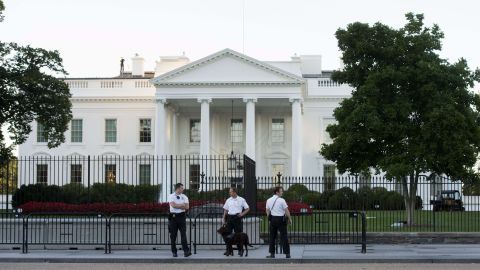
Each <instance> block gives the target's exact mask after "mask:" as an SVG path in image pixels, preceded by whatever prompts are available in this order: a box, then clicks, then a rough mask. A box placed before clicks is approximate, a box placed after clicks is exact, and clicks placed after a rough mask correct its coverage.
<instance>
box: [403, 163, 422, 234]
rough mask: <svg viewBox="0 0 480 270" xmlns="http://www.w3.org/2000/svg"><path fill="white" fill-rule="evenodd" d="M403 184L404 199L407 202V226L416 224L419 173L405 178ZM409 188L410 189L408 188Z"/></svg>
mask: <svg viewBox="0 0 480 270" xmlns="http://www.w3.org/2000/svg"><path fill="white" fill-rule="evenodd" d="M402 182H403V191H404V193H403V199H404V202H405V210H406V214H407V226H412V225H414V224H415V206H416V203H417V187H418V173H417V172H414V173H412V174H410V176H409V177H404V178H403V179H402ZM408 187H409V188H408Z"/></svg>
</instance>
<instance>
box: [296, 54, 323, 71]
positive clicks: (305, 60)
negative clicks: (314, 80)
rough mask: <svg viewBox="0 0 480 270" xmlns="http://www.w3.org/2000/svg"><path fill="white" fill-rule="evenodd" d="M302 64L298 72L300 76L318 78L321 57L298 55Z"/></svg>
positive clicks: (320, 68) (320, 69)
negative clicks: (300, 72) (300, 73)
mask: <svg viewBox="0 0 480 270" xmlns="http://www.w3.org/2000/svg"><path fill="white" fill-rule="evenodd" d="M300 59H301V61H302V63H301V64H300V70H301V71H302V75H310V76H319V75H322V56H321V55H300Z"/></svg>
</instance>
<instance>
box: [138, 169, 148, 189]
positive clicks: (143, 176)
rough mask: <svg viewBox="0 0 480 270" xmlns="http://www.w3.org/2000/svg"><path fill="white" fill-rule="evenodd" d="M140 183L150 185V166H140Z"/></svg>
mask: <svg viewBox="0 0 480 270" xmlns="http://www.w3.org/2000/svg"><path fill="white" fill-rule="evenodd" d="M138 183H139V184H140V185H150V164H140V165H139V167H138Z"/></svg>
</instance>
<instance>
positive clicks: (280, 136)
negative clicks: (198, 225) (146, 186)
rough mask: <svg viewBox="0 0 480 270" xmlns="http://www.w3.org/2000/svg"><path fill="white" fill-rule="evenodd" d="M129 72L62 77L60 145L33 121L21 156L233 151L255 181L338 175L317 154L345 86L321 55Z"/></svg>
mask: <svg viewBox="0 0 480 270" xmlns="http://www.w3.org/2000/svg"><path fill="white" fill-rule="evenodd" d="M131 66H132V70H131V72H125V73H123V74H121V75H120V76H118V77H113V78H68V79H65V81H66V83H67V84H68V86H69V87H70V90H71V93H72V98H71V101H72V105H73V106H72V113H73V120H72V122H71V126H70V129H69V131H68V132H67V134H66V142H65V143H64V144H62V145H61V146H59V147H57V148H54V149H48V148H47V146H46V142H45V141H46V140H45V138H44V136H43V134H42V128H41V125H40V124H38V123H34V127H33V132H32V134H31V136H30V137H29V138H28V140H27V141H26V142H25V143H24V144H22V145H20V146H19V156H41V155H47V156H70V155H79V156H86V155H171V154H173V155H228V154H230V152H231V151H232V147H233V151H234V153H235V154H243V153H245V154H246V155H247V156H249V157H251V158H252V159H253V160H255V161H256V174H257V175H259V176H264V175H265V176H267V175H273V174H277V173H278V172H280V173H282V174H283V175H291V176H324V175H329V176H332V175H333V174H334V173H335V167H334V165H333V164H332V163H331V162H328V161H326V160H325V159H323V158H322V156H320V155H319V153H318V151H319V149H320V146H321V144H322V143H324V142H327V143H328V142H329V141H330V138H329V136H328V134H327V133H326V132H325V128H326V127H327V125H329V124H330V123H333V122H334V118H333V116H332V113H333V110H334V108H335V107H337V106H338V104H339V102H340V101H341V100H342V99H343V98H346V97H348V96H349V95H350V93H351V88H349V87H348V86H346V85H340V84H337V83H334V82H332V81H331V80H330V74H331V71H325V70H322V62H321V56H320V55H300V56H294V57H292V58H291V60H290V61H279V62H266V61H260V60H257V59H254V58H251V57H248V56H246V55H243V54H241V53H238V52H236V51H233V50H230V49H225V50H222V51H219V52H217V53H214V54H212V55H209V56H207V57H205V58H202V59H200V60H197V61H194V62H190V61H189V59H188V58H187V57H185V56H174V57H160V61H157V62H156V67H155V71H151V72H149V71H145V70H144V59H143V58H141V57H139V56H138V55H136V56H135V57H133V58H132V65H131ZM232 104H233V105H232ZM232 111H233V119H232Z"/></svg>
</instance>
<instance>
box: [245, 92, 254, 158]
mask: <svg viewBox="0 0 480 270" xmlns="http://www.w3.org/2000/svg"><path fill="white" fill-rule="evenodd" d="M243 102H245V103H247V116H246V120H247V123H246V132H245V143H246V145H245V154H246V155H247V156H248V157H249V158H251V159H253V160H255V103H256V102H257V99H256V98H244V99H243Z"/></svg>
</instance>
